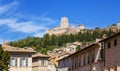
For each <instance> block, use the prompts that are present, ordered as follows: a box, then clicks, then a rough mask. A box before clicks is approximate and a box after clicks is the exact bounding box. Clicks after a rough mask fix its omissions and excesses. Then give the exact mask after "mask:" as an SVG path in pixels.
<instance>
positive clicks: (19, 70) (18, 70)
mask: <svg viewBox="0 0 120 71" xmlns="http://www.w3.org/2000/svg"><path fill="white" fill-rule="evenodd" d="M10 58H15V59H16V60H17V61H16V62H17V65H16V66H11V65H10V69H9V71H32V57H31V55H29V54H24V53H14V54H10ZM21 58H27V59H28V65H27V66H20V59H21ZM25 64H26V63H25Z"/></svg>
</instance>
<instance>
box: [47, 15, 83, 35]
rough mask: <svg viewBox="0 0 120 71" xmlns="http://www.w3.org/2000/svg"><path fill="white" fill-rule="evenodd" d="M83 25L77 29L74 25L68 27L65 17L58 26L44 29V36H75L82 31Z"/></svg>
mask: <svg viewBox="0 0 120 71" xmlns="http://www.w3.org/2000/svg"><path fill="white" fill-rule="evenodd" d="M84 29H85V28H84V26H83V25H81V24H80V25H78V27H77V28H75V26H74V25H70V26H69V22H68V18H67V17H62V18H61V22H60V26H58V27H55V28H53V29H51V30H50V29H46V34H49V35H62V34H76V33H78V32H80V31H82V30H84Z"/></svg>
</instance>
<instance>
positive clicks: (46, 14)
mask: <svg viewBox="0 0 120 71" xmlns="http://www.w3.org/2000/svg"><path fill="white" fill-rule="evenodd" d="M119 3H120V0H0V43H3V42H4V41H15V40H19V39H23V38H26V37H28V36H35V37H42V36H43V35H44V34H45V29H46V28H49V29H52V28H54V27H55V26H58V25H59V24H60V19H61V17H68V19H69V24H72V25H75V26H76V27H77V25H79V24H84V26H85V28H95V27H101V28H104V27H107V26H109V25H111V24H117V22H118V21H120V4H119Z"/></svg>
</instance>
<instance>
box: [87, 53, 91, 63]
mask: <svg viewBox="0 0 120 71" xmlns="http://www.w3.org/2000/svg"><path fill="white" fill-rule="evenodd" d="M87 62H88V63H87V64H90V56H89V55H88V61H87Z"/></svg>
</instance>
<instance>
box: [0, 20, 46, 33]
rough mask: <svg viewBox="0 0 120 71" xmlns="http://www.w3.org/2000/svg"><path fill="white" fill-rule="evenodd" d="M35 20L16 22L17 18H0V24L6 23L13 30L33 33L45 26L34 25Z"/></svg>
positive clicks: (43, 28)
mask: <svg viewBox="0 0 120 71" xmlns="http://www.w3.org/2000/svg"><path fill="white" fill-rule="evenodd" d="M34 23H35V22H32V21H27V22H17V19H0V25H6V26H8V27H9V28H11V29H12V30H13V31H19V32H24V33H35V32H38V31H40V30H45V29H46V28H47V27H45V26H40V25H34Z"/></svg>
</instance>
